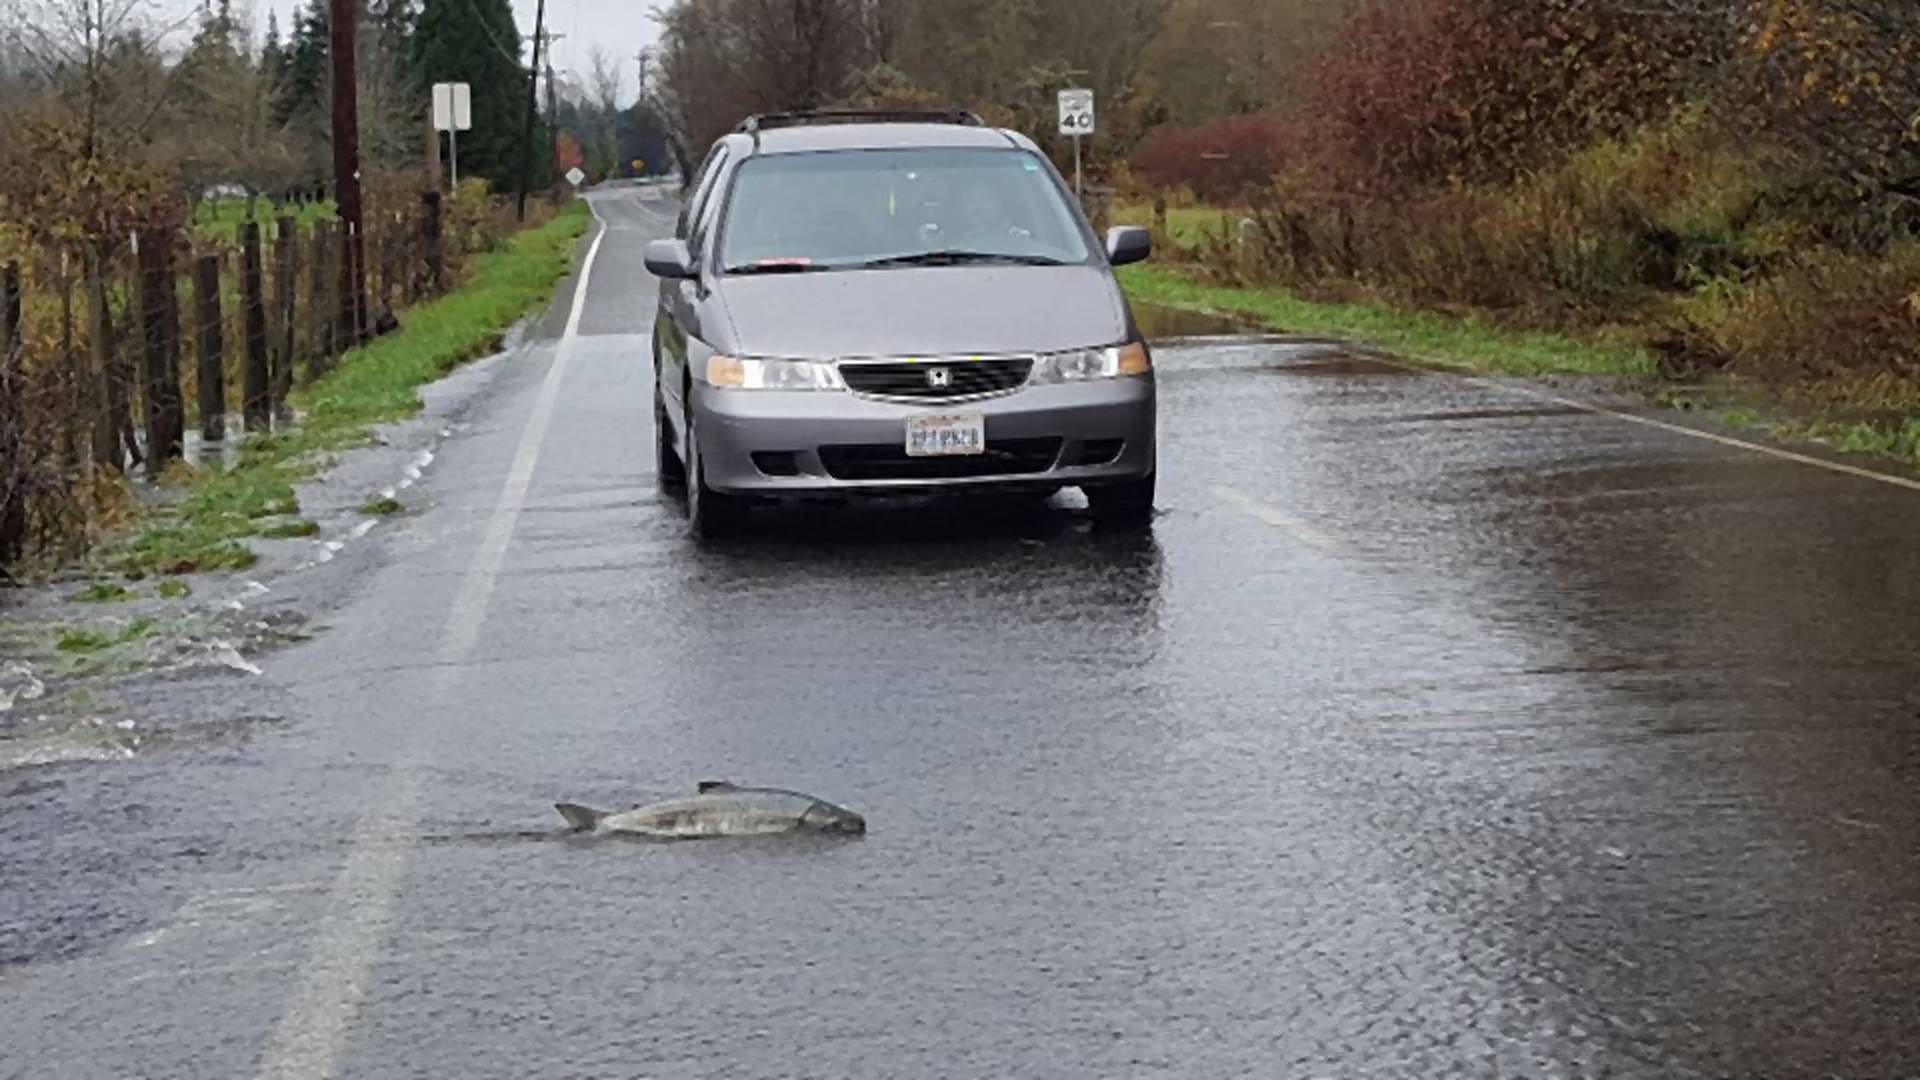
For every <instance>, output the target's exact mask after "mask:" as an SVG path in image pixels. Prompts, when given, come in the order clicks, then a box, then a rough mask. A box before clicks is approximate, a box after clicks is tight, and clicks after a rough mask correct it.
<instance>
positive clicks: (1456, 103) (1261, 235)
mask: <svg viewBox="0 0 1920 1080" xmlns="http://www.w3.org/2000/svg"><path fill="white" fill-rule="evenodd" d="M1221 2H1224V0H1221ZM1230 145H1231V148H1232V149H1231V151H1230V152H1227V153H1225V155H1224V156H1223V151H1226V150H1227V149H1228V147H1229V146H1230ZM1131 160H1132V164H1133V176H1134V177H1135V179H1136V180H1138V181H1139V182H1141V183H1142V184H1144V185H1146V186H1147V187H1149V188H1151V189H1154V190H1156V191H1158V192H1168V191H1174V190H1179V189H1185V190H1188V191H1190V192H1191V193H1193V194H1194V195H1196V196H1198V197H1199V198H1202V199H1204V200H1207V201H1210V202H1214V203H1221V204H1226V205H1230V206H1234V207H1238V208H1240V209H1238V210H1236V211H1235V215H1234V216H1235V217H1236V218H1241V219H1245V221H1246V224H1245V225H1244V226H1242V227H1240V228H1236V229H1234V230H1231V231H1229V232H1222V233H1221V234H1219V235H1218V236H1215V237H1212V238H1210V239H1208V240H1207V241H1206V242H1204V243H1203V244H1202V248H1201V250H1200V252H1199V254H1200V256H1201V257H1202V258H1203V259H1204V261H1205V262H1206V263H1207V264H1208V265H1210V266H1211V267H1212V268H1213V270H1214V272H1216V273H1217V274H1221V275H1224V276H1227V277H1229V278H1233V279H1236V280H1253V281H1268V280H1273V281H1280V282H1283V283H1286V284H1289V285H1291V286H1294V287H1296V288H1300V289H1304V290H1306V291H1310V292H1327V293H1337V294H1342V295H1352V294H1355V293H1365V294H1370V295H1382V296H1384V297H1386V298H1388V299H1390V300H1394V301H1397V302H1405V303H1413V304H1418V305H1422V306H1429V307H1438V308H1441V309H1444V310H1475V311H1480V312H1484V313H1488V314H1492V315H1495V316H1497V317H1500V318H1503V319H1507V320H1509V321H1515V322H1521V323H1525V324H1529V325H1541V324H1544V325H1550V326H1555V327H1575V328H1577V327H1583V326H1596V325H1606V326H1610V327H1619V326H1621V325H1632V326H1638V327H1640V328H1641V333H1642V334H1643V336H1644V339H1645V340H1646V341H1647V342H1648V343H1649V344H1650V345H1652V346H1654V348H1655V349H1656V352H1658V353H1659V354H1660V355H1662V356H1663V357H1666V358H1668V359H1670V360H1671V361H1672V362H1673V365H1674V368H1675V370H1688V371H1697V370H1701V369H1704V368H1732V369H1734V370H1738V371H1744V372H1746V373H1748V374H1752V375H1756V376H1759V377H1762V378H1766V379H1769V380H1774V381H1778V382H1780V383H1782V384H1784V385H1793V386H1798V387H1803V388H1804V387H1810V386H1816V385H1817V386H1823V387H1826V388H1828V389H1829V390H1832V389H1834V388H1836V387H1842V386H1844V385H1848V384H1850V383H1857V384H1859V385H1867V384H1871V385H1872V386H1874V387H1875V388H1876V389H1875V390H1874V391H1873V396H1875V397H1876V398H1877V399H1879V400H1885V399H1886V397H1887V387H1888V385H1889V384H1890V383H1900V382H1904V384H1905V385H1906V386H1908V387H1909V390H1908V391H1907V394H1908V397H1907V400H1914V401H1920V272H1917V269H1916V268H1920V4H1916V3H1913V2H1912V0H1631V2H1629V0H1537V2H1530V3H1526V4H1515V3H1509V2H1507V0H1367V2H1365V3H1361V4H1359V5H1358V6H1356V7H1355V8H1354V10H1353V11H1352V13H1351V16H1350V18H1349V19H1348V20H1347V21H1346V23H1345V24H1344V26H1343V27H1342V28H1341V29H1340V30H1339V31H1338V33H1337V34H1335V35H1334V36H1333V37H1332V38H1331V39H1330V40H1329V41H1328V43H1327V45H1326V47H1325V48H1323V49H1322V50H1320V52H1319V55H1318V56H1317V57H1316V58H1315V59H1313V60H1311V61H1310V62H1308V63H1306V64H1304V65H1301V67H1300V68H1299V70H1298V72H1297V73H1296V79H1295V83H1294V86H1293V88H1292V92H1291V93H1290V94H1289V95H1288V96H1287V98H1286V99H1285V100H1279V99H1276V100H1275V101H1274V103H1273V105H1272V107H1270V108H1269V109H1268V110H1266V112H1265V114H1264V115H1261V116H1258V117H1252V116H1250V117H1243V118H1238V119H1233V120H1222V121H1214V122H1211V123H1207V124H1203V125H1200V126H1196V127H1183V128H1175V127H1170V128H1165V129H1162V130H1160V131H1157V132H1154V133H1153V134H1151V135H1150V136H1149V137H1148V138H1147V139H1146V140H1145V141H1144V142H1143V143H1142V145H1141V146H1140V147H1139V148H1138V149H1137V150H1136V151H1135V152H1134V153H1133V155H1132V159H1131ZM1229 162H1231V163H1232V167H1231V168H1228V167H1227V166H1228V163H1229ZM1243 236H1244V237H1246V238H1247V240H1246V242H1244V243H1243V242H1242V237H1243ZM1839 396H1841V397H1845V396H1846V393H1845V392H1844V391H1842V392H1841V393H1840V394H1839Z"/></svg>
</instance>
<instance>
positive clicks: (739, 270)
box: [723, 262, 838, 277]
mask: <svg viewBox="0 0 1920 1080" xmlns="http://www.w3.org/2000/svg"><path fill="white" fill-rule="evenodd" d="M835 269H838V267H833V266H822V265H820V264H819V263H802V262H769V263H748V264H747V265H745V266H729V267H727V268H726V270H725V271H723V272H724V273H725V274H727V275H728V276H729V277H733V276H741V277H744V276H746V275H748V274H818V273H822V272H824V271H827V270H835Z"/></svg>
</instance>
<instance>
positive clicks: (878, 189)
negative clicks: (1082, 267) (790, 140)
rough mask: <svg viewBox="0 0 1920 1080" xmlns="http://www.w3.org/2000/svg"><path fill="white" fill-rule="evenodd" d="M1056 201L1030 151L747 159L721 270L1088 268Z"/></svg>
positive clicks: (1071, 221)
mask: <svg viewBox="0 0 1920 1080" xmlns="http://www.w3.org/2000/svg"><path fill="white" fill-rule="evenodd" d="M1063 195H1064V193H1063V192H1062V191H1061V189H1060V186H1059V185H1058V184H1056V183H1055V182H1054V181H1053V179H1052V177H1051V175H1050V174H1049V173H1048V172H1047V170H1046V167H1045V166H1044V165H1043V164H1042V163H1041V160H1040V158H1039V157H1038V156H1037V155H1035V154H1033V153H1031V152H1028V151H1025V150H1016V149H1007V150H993V149H951V148H923V149H899V150H842V151H830V152H821V153H806V154H776V155H769V156H767V157H760V158H754V159H752V160H750V161H747V162H745V163H744V164H742V165H741V166H740V168H739V170H738V172H737V174H736V176H735V179H734V183H733V194H732V199H731V202H730V203H729V205H728V207H727V212H726V217H725V221H724V224H723V225H722V227H721V238H720V245H721V247H720V265H721V267H722V271H723V272H724V273H729V274H749V273H797V272H805V271H817V270H855V269H860V270H868V269H872V270H878V269H890V268H896V267H909V266H953V265H964V264H976V263H978V264H998V265H1010V266H1019V265H1033V266H1056V265H1066V264H1072V263H1084V262H1086V261H1087V259H1088V258H1089V256H1090V253H1089V251H1088V248H1087V243H1086V240H1085V238H1084V236H1083V234H1082V231H1081V229H1080V227H1079V225H1078V223H1077V222H1076V220H1075V218H1074V215H1073V210H1072V207H1071V206H1070V205H1069V204H1068V202H1067V201H1066V199H1065V198H1064V197H1063Z"/></svg>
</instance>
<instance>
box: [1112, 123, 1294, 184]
mask: <svg viewBox="0 0 1920 1080" xmlns="http://www.w3.org/2000/svg"><path fill="white" fill-rule="evenodd" d="M1288 128H1289V125H1287V124H1285V123H1283V122H1282V121H1280V120H1278V119H1276V118H1274V117H1270V116H1236V117H1229V118H1227V119H1224V120H1216V121H1214V122H1212V123H1210V124H1204V125H1202V126H1200V127H1196V128H1189V129H1184V130H1183V129H1177V128H1162V129H1161V130H1159V131H1157V132H1155V133H1153V134H1152V135H1150V136H1148V137H1147V139H1146V141H1145V142H1144V143H1142V144H1141V146H1140V149H1139V150H1138V151H1136V152H1135V154H1134V156H1133V161H1132V165H1133V170H1134V173H1135V175H1136V176H1138V177H1139V178H1140V179H1142V180H1145V181H1146V182H1147V183H1149V184H1151V185H1153V186H1154V187H1156V188H1162V189H1167V190H1171V189H1175V188H1180V187H1185V188H1187V189H1189V190H1191V191H1192V192H1193V194H1194V195H1196V196H1198V197H1199V198H1201V199H1203V200H1205V201H1207V202H1213V203H1222V204H1232V203H1238V202H1241V201H1242V200H1244V199H1245V198H1246V197H1247V196H1248V195H1250V194H1251V193H1252V192H1254V191H1257V190H1259V189H1261V188H1264V187H1266V186H1268V185H1269V184H1271V183H1272V182H1273V178H1274V176H1275V175H1276V174H1277V173H1279V172H1280V171H1281V170H1282V169H1284V168H1287V167H1289V166H1290V165H1292V164H1294V163H1296V161H1297V158H1296V157H1295V148H1296V147H1297V145H1298V144H1297V140H1294V139H1291V138H1289V135H1288Z"/></svg>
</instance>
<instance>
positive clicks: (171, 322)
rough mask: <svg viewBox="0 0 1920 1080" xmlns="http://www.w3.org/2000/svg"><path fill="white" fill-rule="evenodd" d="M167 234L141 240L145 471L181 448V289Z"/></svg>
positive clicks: (155, 469)
mask: <svg viewBox="0 0 1920 1080" xmlns="http://www.w3.org/2000/svg"><path fill="white" fill-rule="evenodd" d="M170 240H171V237H167V236H165V235H161V234H152V235H148V236H146V237H143V238H142V240H141V243H140V246H139V250H138V256H139V266H140V299H141V305H140V306H141V314H142V316H143V317H142V319H141V322H142V324H143V325H142V329H143V331H144V344H145V346H146V349H145V356H146V372H145V375H146V378H145V379H144V380H143V386H142V389H144V390H145V395H144V397H145V404H146V410H145V416H146V422H147V425H146V426H147V475H149V476H158V475H160V473H161V472H163V471H164V470H165V469H166V467H167V462H169V461H173V460H177V459H178V458H179V457H180V455H181V452H182V450H183V449H184V435H185V427H186V416H185V414H184V412H183V410H182V409H181V403H180V365H179V355H180V353H179V345H180V342H179V338H178V333H179V326H180V312H179V304H180V294H179V291H178V288H177V286H176V284H175V282H174V279H173V249H172V245H171V243H170V242H169V241H170Z"/></svg>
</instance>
